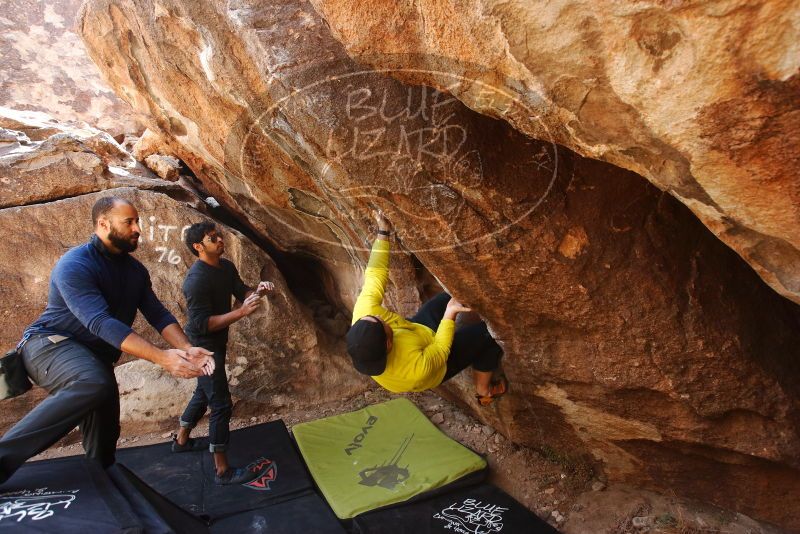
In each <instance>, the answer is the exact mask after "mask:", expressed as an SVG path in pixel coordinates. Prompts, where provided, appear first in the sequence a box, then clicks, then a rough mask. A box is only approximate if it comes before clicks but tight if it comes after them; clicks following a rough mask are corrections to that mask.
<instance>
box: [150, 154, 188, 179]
mask: <svg viewBox="0 0 800 534" xmlns="http://www.w3.org/2000/svg"><path fill="white" fill-rule="evenodd" d="M144 164H145V166H147V168H148V169H150V170H151V171H153V172H154V173H156V174H157V175H158V176H159V177H160V178H162V179H164V180H169V181H170V182H174V181H176V180H177V179H178V177H179V176H180V172H181V162H180V161H178V160H177V158H174V157H172V156H164V155H162V154H152V155H150V156H147V157H146V158H145V160H144Z"/></svg>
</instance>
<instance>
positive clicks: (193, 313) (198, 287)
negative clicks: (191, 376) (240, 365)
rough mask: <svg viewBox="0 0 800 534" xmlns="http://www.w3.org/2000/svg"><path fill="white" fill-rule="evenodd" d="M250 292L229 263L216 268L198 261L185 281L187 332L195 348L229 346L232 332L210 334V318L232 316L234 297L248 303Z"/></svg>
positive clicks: (226, 330) (224, 329) (224, 262)
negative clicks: (213, 316) (245, 300)
mask: <svg viewBox="0 0 800 534" xmlns="http://www.w3.org/2000/svg"><path fill="white" fill-rule="evenodd" d="M250 290H251V288H249V287H247V286H246V285H245V284H244V282H242V279H241V278H239V272H238V271H237V270H236V267H234V265H233V263H231V262H229V261H228V260H223V259H221V260H220V264H219V267H212V266H211V265H209V264H207V263H206V262H204V261H202V260H197V261H196V262H194V264H193V265H192V266H191V267H190V268H189V272H188V273H186V279H185V280H184V281H183V295H184V296H185V297H186V306H187V311H186V313H187V315H188V320H187V323H186V329H185V331H186V335H187V336H188V337H189V341H190V342H191V343H192V345H195V346H198V347H203V348H206V349H209V350H213V349H217V348H220V349H221V348H224V347H225V345H226V344H227V343H228V329H227V328H223V329H222V330H218V331H216V332H209V331H208V318H209V317H211V316H212V315H224V314H226V313H228V312H229V311H231V296H234V297H236V299H237V300H239V301H244V299H245V295H246V294H247V292H248V291H250Z"/></svg>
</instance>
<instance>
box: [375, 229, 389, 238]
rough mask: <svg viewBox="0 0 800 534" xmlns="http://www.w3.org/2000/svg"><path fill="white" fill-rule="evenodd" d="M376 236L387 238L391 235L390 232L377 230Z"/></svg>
mask: <svg viewBox="0 0 800 534" xmlns="http://www.w3.org/2000/svg"><path fill="white" fill-rule="evenodd" d="M378 235H385V236H386V237H389V236H391V235H392V232H390V231H389V230H378Z"/></svg>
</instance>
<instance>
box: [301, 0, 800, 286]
mask: <svg viewBox="0 0 800 534" xmlns="http://www.w3.org/2000/svg"><path fill="white" fill-rule="evenodd" d="M312 3H313V4H314V6H315V7H316V8H317V9H318V10H319V13H320V14H321V15H322V16H323V17H324V18H325V20H326V22H327V23H328V24H329V25H330V27H331V31H332V32H333V34H334V35H335V36H336V38H337V39H338V40H340V41H341V42H342V43H343V45H344V46H345V47H346V49H347V51H348V53H349V55H351V56H352V57H354V58H355V59H356V60H358V61H359V62H360V63H362V64H369V65H372V66H373V67H375V68H384V69H391V70H392V71H393V75H395V76H397V77H398V78H400V79H403V80H406V81H409V82H413V83H423V84H426V85H430V86H433V87H437V88H439V89H442V90H446V91H448V92H450V93H452V94H453V95H455V96H457V97H458V98H459V99H461V100H462V101H463V102H464V103H465V104H466V105H467V106H469V107H470V108H472V109H475V110H477V111H479V112H481V113H485V114H487V115H490V116H493V117H499V118H502V119H505V120H507V121H508V122H509V123H510V124H512V125H513V126H514V127H516V128H517V129H518V130H520V131H522V132H525V133H527V134H529V135H531V136H533V137H535V138H537V139H544V140H552V141H554V142H556V143H559V144H561V145H564V146H567V147H569V148H570V149H572V150H574V151H575V152H578V153H579V154H582V155H584V156H589V157H593V158H598V159H603V160H605V161H608V162H611V163H613V164H615V165H618V166H620V167H624V168H627V169H630V170H632V171H635V172H636V173H638V174H640V175H641V176H643V177H645V178H647V179H648V180H649V181H650V182H652V183H653V184H654V185H656V186H657V187H658V188H659V189H661V190H664V191H667V192H669V193H670V194H672V195H673V196H675V197H676V198H677V199H678V200H680V201H681V202H683V203H684V204H686V205H687V206H689V208H690V209H691V210H692V211H693V212H694V213H695V215H697V216H698V218H700V220H702V221H703V223H704V224H705V225H706V226H708V227H709V228H710V229H711V230H712V231H713V232H714V233H715V234H716V235H717V236H718V237H719V238H720V239H722V240H723V241H724V242H725V243H727V244H728V245H729V246H731V247H732V248H733V249H734V250H736V251H737V252H738V253H739V254H740V255H741V256H742V257H743V258H744V259H745V260H746V261H747V262H748V263H750V265H752V266H753V268H754V269H755V270H756V272H758V273H759V275H760V276H761V277H762V278H763V279H764V280H765V281H766V282H767V283H768V284H770V285H771V286H772V287H773V288H774V289H775V290H776V291H778V292H779V293H781V294H782V295H785V296H787V297H788V298H791V299H793V300H794V301H795V302H800V274H798V273H800V182H798V179H797V167H798V164H800V72H799V71H798V69H800V45H798V43H800V26H798V25H797V19H798V17H800V5H798V4H797V3H793V2H764V1H756V2H753V1H747V0H738V1H733V2H726V3H724V5H722V4H697V5H692V6H686V5H684V4H683V3H669V2H667V3H665V2H656V1H645V2H637V3H635V4H631V3H628V2H614V1H603V2H599V3H598V2H588V1H581V0H562V1H557V2H548V3H547V5H546V6H542V5H540V4H538V3H531V2H523V1H511V2H507V1H500V0H446V1H444V2H442V1H439V0H423V1H421V2H394V1H392V0H377V1H369V2H366V3H362V4H361V5H360V6H359V9H353V6H352V2H349V1H345V0H312ZM453 13H457V14H458V15H457V16H456V17H455V18H453V15H452V14H453Z"/></svg>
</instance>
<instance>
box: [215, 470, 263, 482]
mask: <svg viewBox="0 0 800 534" xmlns="http://www.w3.org/2000/svg"><path fill="white" fill-rule="evenodd" d="M256 476H257V473H253V472H252V471H248V470H247V469H245V468H244V467H229V468H228V470H227V471H225V472H224V473H222V474H221V475H214V484H218V485H220V486H228V485H233V484H247V483H248V482H252V481H253V480H254V479H255V478H256Z"/></svg>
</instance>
